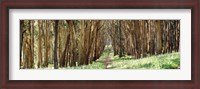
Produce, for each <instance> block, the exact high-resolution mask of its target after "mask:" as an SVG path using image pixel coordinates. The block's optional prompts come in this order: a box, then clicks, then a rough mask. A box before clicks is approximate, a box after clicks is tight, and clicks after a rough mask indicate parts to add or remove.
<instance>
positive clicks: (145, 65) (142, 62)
mask: <svg viewBox="0 0 200 89" xmlns="http://www.w3.org/2000/svg"><path fill="white" fill-rule="evenodd" d="M107 57H110V60H111V62H112V63H111V64H110V65H108V66H107V69H180V53H179V52H173V53H168V54H161V55H154V56H149V57H145V58H141V59H135V58H134V57H133V56H128V55H125V56H124V57H119V56H118V55H116V56H114V55H113V52H110V50H109V49H108V50H104V53H103V54H102V56H101V57H100V58H99V59H98V60H97V61H96V62H93V63H92V64H89V65H83V66H77V67H67V68H66V69H106V67H105V65H104V64H105V60H106V58H107Z"/></svg>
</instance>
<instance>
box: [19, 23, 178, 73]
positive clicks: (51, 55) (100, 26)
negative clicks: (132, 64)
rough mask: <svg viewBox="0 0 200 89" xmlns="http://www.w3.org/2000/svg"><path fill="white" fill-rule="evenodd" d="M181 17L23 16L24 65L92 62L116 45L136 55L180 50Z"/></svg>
mask: <svg viewBox="0 0 200 89" xmlns="http://www.w3.org/2000/svg"><path fill="white" fill-rule="evenodd" d="M179 43H180V20H21V21H20V68H21V69H31V68H46V67H48V66H49V64H54V68H55V69H58V68H62V67H69V66H70V67H73V66H80V65H88V64H91V63H93V62H95V61H96V60H97V59H99V58H100V56H101V54H102V53H103V51H104V48H105V47H106V46H108V45H111V46H112V49H113V51H114V55H119V57H123V56H124V55H131V56H134V57H135V58H136V59H139V58H143V57H146V56H151V55H158V54H165V53H171V52H174V51H175V52H178V51H179V45H180V44H179Z"/></svg>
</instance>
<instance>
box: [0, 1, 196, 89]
mask: <svg viewBox="0 0 200 89" xmlns="http://www.w3.org/2000/svg"><path fill="white" fill-rule="evenodd" d="M199 3H200V2H199V0H162V1H161V0H123V1H122V0H96V1H93V0H83V1H81V0H42V1H41V0H40V1H39V0H34V1H31V0H28V1H27V0H4V1H2V2H1V22H0V25H1V30H0V31H1V32H0V40H1V41H0V49H1V51H0V59H1V60H0V67H1V68H0V69H1V70H0V74H1V76H0V82H1V86H0V88H1V89H35V88H39V89H46V88H51V89H58V88H62V89H66V88H69V89H71V88H76V89H77V88H80V89H89V88H90V89H93V88H95V89H96V88H97V89H102V88H104V89H105V88H106V89H114V88H115V89H117V88H123V89H124V88H128V89H129V88H130V89H200V77H199V75H200V66H199V65H200V61H199V60H200V57H199V42H200V41H199V35H200V34H199V30H200V27H199V25H200V23H199V21H200V19H199V15H200V11H199V10H200V9H199ZM31 8H32V9H52V8H53V9H84V8H85V9H191V10H192V17H191V18H192V33H191V36H192V37H191V39H192V43H191V44H192V53H191V54H192V58H191V60H192V73H191V74H192V80H183V81H182V80H175V81H172V80H169V81H166V80H101V81H99V80H51V81H47V80H36V81H34V80H27V81H25V80H9V76H8V75H9V66H8V65H9V9H31ZM188 60H190V59H188Z"/></svg>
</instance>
